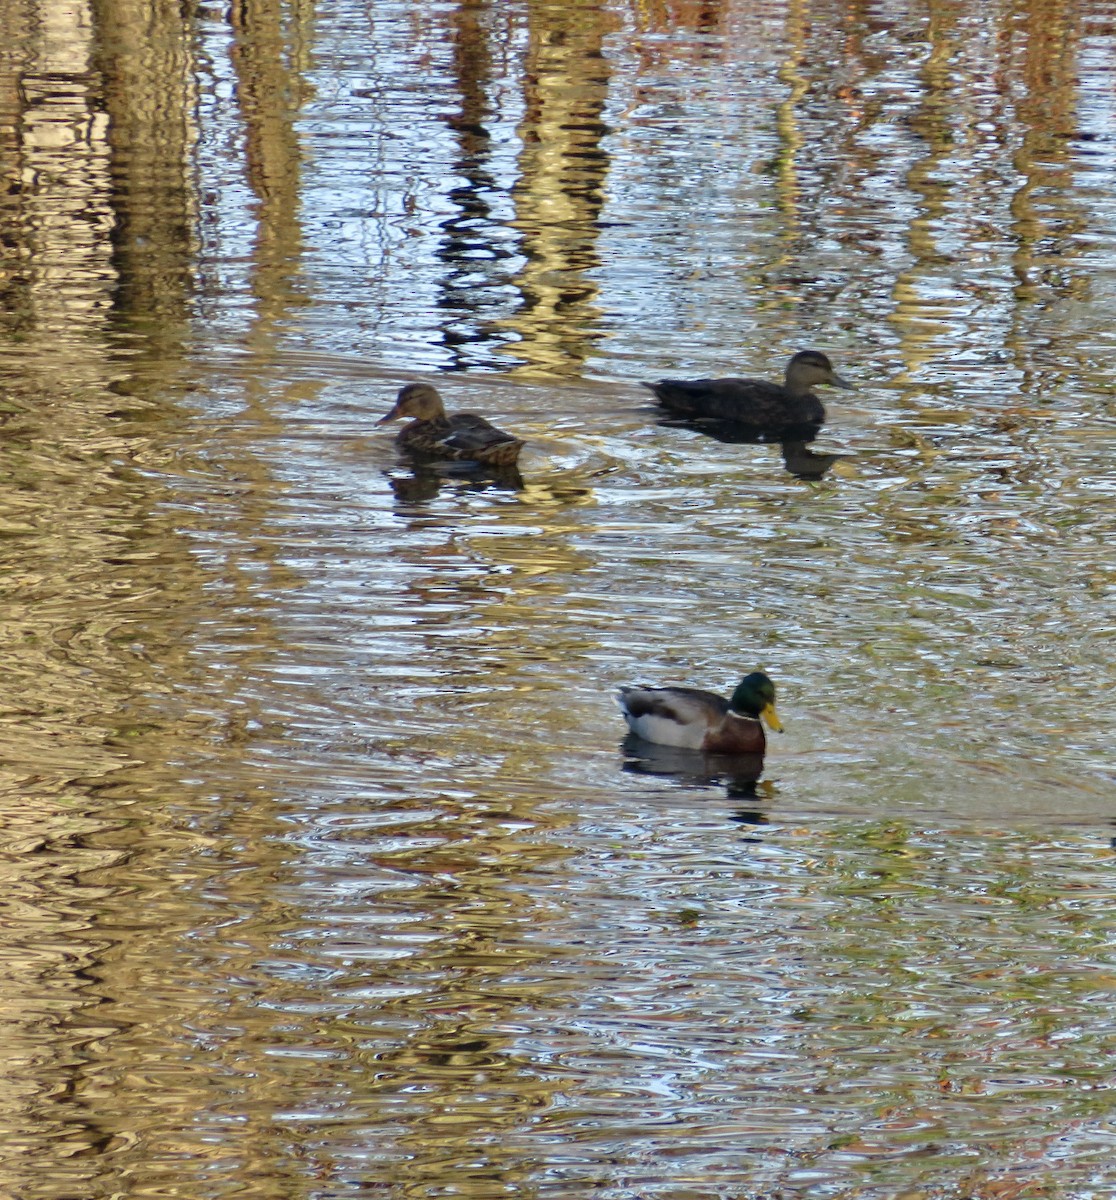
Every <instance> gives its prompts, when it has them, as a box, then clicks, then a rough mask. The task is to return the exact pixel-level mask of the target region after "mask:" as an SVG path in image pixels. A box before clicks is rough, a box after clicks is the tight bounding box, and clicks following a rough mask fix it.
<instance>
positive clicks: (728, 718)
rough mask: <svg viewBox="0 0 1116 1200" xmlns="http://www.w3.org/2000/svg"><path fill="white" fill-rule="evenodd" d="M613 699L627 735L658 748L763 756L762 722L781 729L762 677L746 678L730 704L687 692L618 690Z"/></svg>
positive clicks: (754, 674)
mask: <svg viewBox="0 0 1116 1200" xmlns="http://www.w3.org/2000/svg"><path fill="white" fill-rule="evenodd" d="M617 699H618V700H619V703H620V708H621V709H622V710H623V713H624V720H625V721H627V722H628V728H629V729H630V730H631V731H632V733H634V734H635V735H636V736H637V737H641V738H643V740H644V741H647V742H655V743H657V744H658V745H660V746H678V747H680V748H683V749H686V750H703V751H705V753H706V754H762V753H763V751H764V747H765V746H766V745H767V738H766V736H765V735H764V732H763V725H761V724H760V721H761V719H762V720H763V721H765V722H766V723H767V725H768V726H769V727H770V728H771V729H776V730H782V728H783V726H782V722H781V721H780V720H779V717H778V714H777V713H776V712H775V685H774V684H773V683H772V682H771V680H770V679H768V677H767V676H766V675H765V674H764V673H763V672H762V671H753V672H752V673H751V675H745V676H744V678H743V679H742V680H741V681H740V683H739V684H738V685H737V688H736V691H735V692H733V694H732V698H731V699H730V700H726V699H725V698H724V697H723V696H718V695H717V693H716V692H704V691H702V690H701V689H700V688H689V687H662V688H660V687H623V688H621V689H620V693H619V696H618V697H617Z"/></svg>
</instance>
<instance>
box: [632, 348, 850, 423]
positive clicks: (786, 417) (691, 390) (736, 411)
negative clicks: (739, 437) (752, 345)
mask: <svg viewBox="0 0 1116 1200" xmlns="http://www.w3.org/2000/svg"><path fill="white" fill-rule="evenodd" d="M822 383H827V384H829V385H830V386H831V387H839V388H851V387H852V384H851V383H849V382H848V381H847V380H845V379H842V378H841V376H840V375H838V374H837V373H836V372H835V371H834V370H833V364H832V363H831V362H830V361H829V359H828V358H827V357H826V356H825V355H824V354H822V353H821V352H820V351H819V350H800V351H799V352H798V353H797V354H796V355H795V356H794V358H792V359H791V360H790V362H789V363H787V370H786V382H785V383H781V384H780V383H768V382H766V380H763V379H660V380H659V382H658V383H645V384H644V385H643V386H644V387H646V388H650V389H651V391H653V392H654V393H655V395H656V396H657V397H658V400H659V403H660V404H662V405H663V406H664V407H665V408H669V409H670V410H671V412H674V413H677V414H678V415H679V416H682V417H716V418H718V419H720V420H722V421H736V422H737V423H738V424H741V425H752V426H754V427H755V428H757V429H765V430H781V429H802V428H804V427H806V426H810V425H820V424H821V423H822V422H823V421H824V420H825V408H824V407H823V406H822V402H821V401H820V400H819V399H818V398H817V396H815V395H814V394H813V393H812V392H811V391H810V389H811V388H812V387H816V386H817V385H818V384H822Z"/></svg>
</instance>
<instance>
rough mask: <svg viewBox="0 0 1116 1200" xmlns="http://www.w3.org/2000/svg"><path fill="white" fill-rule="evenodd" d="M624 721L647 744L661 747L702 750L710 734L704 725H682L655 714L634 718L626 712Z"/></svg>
mask: <svg viewBox="0 0 1116 1200" xmlns="http://www.w3.org/2000/svg"><path fill="white" fill-rule="evenodd" d="M624 720H625V721H627V722H628V728H629V729H630V730H631V731H632V733H634V734H635V735H636V736H637V737H641V738H643V740H644V741H645V742H655V743H656V745H659V746H677V747H678V748H679V749H681V750H700V749H701V744H702V742H703V741H705V735H706V733H707V732H708V731H707V730H706V728H705V726H704V725H680V724H679V723H678V722H677V721H672V720H671V719H670V718H669V717H657V716H655V715H654V714H653V713H644V715H643V716H641V717H633V716H632V715H631V713H629V712H627V711H626V710H625V712H624Z"/></svg>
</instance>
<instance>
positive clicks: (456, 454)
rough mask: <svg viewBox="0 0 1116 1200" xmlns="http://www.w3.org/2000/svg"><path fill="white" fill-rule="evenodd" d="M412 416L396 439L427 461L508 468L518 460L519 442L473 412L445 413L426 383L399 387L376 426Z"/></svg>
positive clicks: (435, 393)
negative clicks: (390, 404)
mask: <svg viewBox="0 0 1116 1200" xmlns="http://www.w3.org/2000/svg"><path fill="white" fill-rule="evenodd" d="M399 417H413V418H414V420H412V421H410V422H409V423H408V424H406V425H404V426H403V428H402V429H401V430H400V431H399V434H398V436H397V437H396V439H395V440H396V442H397V443H398V445H399V446H400V448H401V449H403V450H407V451H410V453H412V454H420V455H425V456H426V457H427V458H448V459H452V460H453V461H455V462H475V463H484V464H485V465H487V466H491V467H510V466H512V465H513V464H514V463H515V461H516V459H517V458H519V452H520V450H522V449H523V443H522V441H520V440H519V438H515V437H512V435H511V434H510V433H505V432H504V431H503V430H502V429H497V428H496V426H495V425H493V424H491V423H490V422H489V421H486V420H485V419H484V417H478V416H476V415H474V414H473V413H447V412H446V408H445V405H444V404H443V403H442V397H441V395H440V394H439V392H438V389H437V388H436V387H434V386H433V385H431V384H429V383H408V384H407V385H406V386H405V387H402V388H400V390H399V395H398V396H397V397H396V400H395V404H394V406H393V407H392V410H391V412H389V413H388V414H387V415H386V416H383V417H381V418H380V419H379V420H378V421H377V422H376V424H377V425H384V424H386V423H387V422H388V421H394V420H396V419H397V418H399Z"/></svg>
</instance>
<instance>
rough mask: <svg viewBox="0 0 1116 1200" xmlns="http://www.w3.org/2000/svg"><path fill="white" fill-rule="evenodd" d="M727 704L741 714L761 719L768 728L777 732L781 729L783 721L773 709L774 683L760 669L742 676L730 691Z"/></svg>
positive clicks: (780, 731)
mask: <svg viewBox="0 0 1116 1200" xmlns="http://www.w3.org/2000/svg"><path fill="white" fill-rule="evenodd" d="M729 706H730V708H731V709H732V711H733V712H736V713H740V714H741V715H742V716H745V717H753V718H755V720H757V721H763V723H764V724H765V725H766V726H767V727H768V728H769V729H774V730H775V731H776V732H778V733H782V731H783V723H782V721H780V720H779V714H778V713H777V712H776V711H775V685H774V684H773V683H772V682H771V680H770V679H768V677H767V676H766V675H765V674H764V673H763V672H762V671H753V672H752V673H751V675H745V676H744V678H743V679H742V680H741V681H740V682H739V683H738V684H737V686H736V691H735V692H733V693H732V699H731V700H730V701H729Z"/></svg>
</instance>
